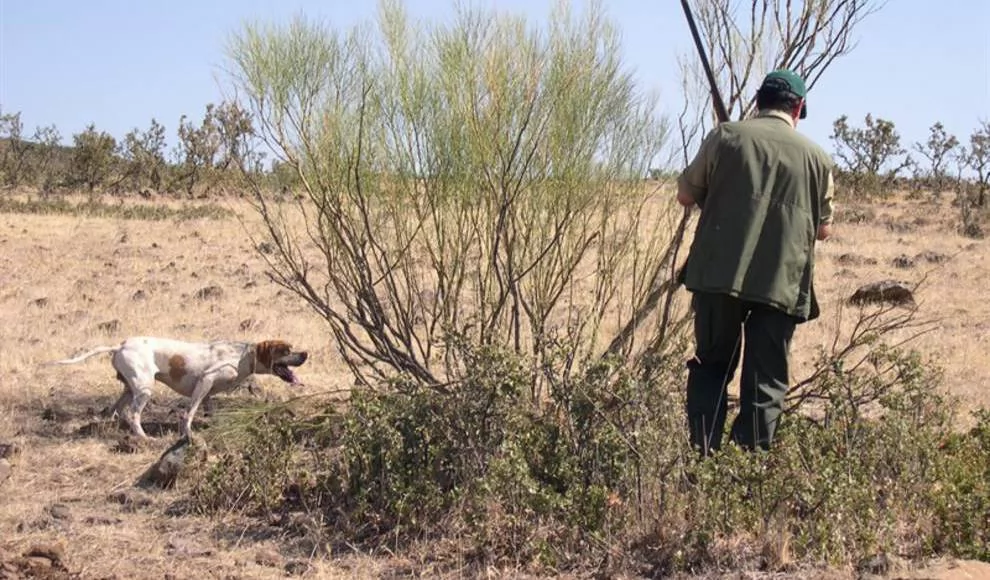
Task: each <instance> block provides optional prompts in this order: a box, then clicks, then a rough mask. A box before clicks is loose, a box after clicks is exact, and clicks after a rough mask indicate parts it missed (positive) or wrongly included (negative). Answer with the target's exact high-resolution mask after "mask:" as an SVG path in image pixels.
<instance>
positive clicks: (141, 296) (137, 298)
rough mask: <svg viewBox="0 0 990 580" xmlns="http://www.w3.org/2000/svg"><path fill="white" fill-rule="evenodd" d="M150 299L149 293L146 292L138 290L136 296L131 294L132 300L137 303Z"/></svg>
mask: <svg viewBox="0 0 990 580" xmlns="http://www.w3.org/2000/svg"><path fill="white" fill-rule="evenodd" d="M147 298H148V293H147V292H145V291H144V290H138V291H137V292H135V293H134V294H131V300H133V301H135V302H137V301H140V300H146V299H147Z"/></svg>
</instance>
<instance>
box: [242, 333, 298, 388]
mask: <svg viewBox="0 0 990 580" xmlns="http://www.w3.org/2000/svg"><path fill="white" fill-rule="evenodd" d="M308 357H309V355H308V354H307V353H306V352H305V351H299V352H295V351H293V350H292V345H291V344H289V343H287V342H285V341H282V340H264V341H262V342H259V343H257V344H256V345H254V360H255V368H254V372H256V373H259V374H267V375H275V376H276V377H278V378H280V379H282V380H283V381H285V382H287V383H290V384H293V385H294V384H298V383H299V379H298V378H296V375H295V373H293V372H292V369H291V368H290V367H298V366H300V365H302V364H303V363H304V362H306V359H307V358H308Z"/></svg>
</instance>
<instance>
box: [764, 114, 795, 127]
mask: <svg viewBox="0 0 990 580" xmlns="http://www.w3.org/2000/svg"><path fill="white" fill-rule="evenodd" d="M756 116H757V117H772V118H774V119H780V120H781V121H784V122H785V123H787V124H788V125H790V126H791V128H792V129H793V128H794V119H792V118H791V116H790V115H788V114H787V113H785V112H783V111H760V112H758V113H757V114H756Z"/></svg>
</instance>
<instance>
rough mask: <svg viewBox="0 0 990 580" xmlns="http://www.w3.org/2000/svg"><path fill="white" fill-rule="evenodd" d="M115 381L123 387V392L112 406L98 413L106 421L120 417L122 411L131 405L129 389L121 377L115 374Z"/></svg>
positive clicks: (131, 396)
mask: <svg viewBox="0 0 990 580" xmlns="http://www.w3.org/2000/svg"><path fill="white" fill-rule="evenodd" d="M117 380H118V381H120V382H121V384H122V385H123V387H124V391H123V392H122V393H120V396H119V397H117V401H116V402H115V403H114V404H113V405H111V406H109V407H107V408H106V409H104V410H103V412H102V413H100V415H101V416H103V417H105V418H107V419H113V418H114V417H120V416H121V414H122V413H123V412H124V409H125V408H126V407H128V406H129V405H130V404H131V399H132V398H133V395H132V394H131V387H130V385H128V384H127V381H126V380H124V377H123V375H121V374H120V373H117Z"/></svg>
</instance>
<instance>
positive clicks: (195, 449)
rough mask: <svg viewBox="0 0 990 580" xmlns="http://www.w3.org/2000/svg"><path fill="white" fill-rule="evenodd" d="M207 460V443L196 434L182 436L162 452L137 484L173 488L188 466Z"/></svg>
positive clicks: (142, 486)
mask: <svg viewBox="0 0 990 580" xmlns="http://www.w3.org/2000/svg"><path fill="white" fill-rule="evenodd" d="M205 460H206V443H205V442H204V441H203V440H202V439H201V438H199V437H196V436H195V435H194V436H193V437H192V438H190V437H188V436H186V437H182V438H180V439H179V440H178V441H176V442H175V443H173V444H172V446H171V447H169V448H168V449H166V450H165V452H164V453H162V455H161V457H159V458H158V461H156V462H155V463H154V464H153V465H152V466H151V467H149V468H148V470H147V471H145V472H144V473H143V474H142V475H141V477H140V478H139V479H138V481H137V483H135V485H136V486H138V487H140V488H143V489H148V488H153V487H157V488H160V489H171V488H172V487H174V486H175V482H176V481H177V480H178V478H179V475H181V474H182V472H183V471H184V470H185V469H186V468H188V467H190V466H191V465H192V464H193V463H199V462H203V461H205Z"/></svg>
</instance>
